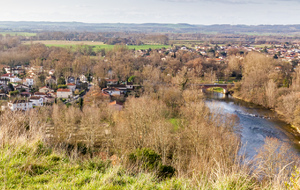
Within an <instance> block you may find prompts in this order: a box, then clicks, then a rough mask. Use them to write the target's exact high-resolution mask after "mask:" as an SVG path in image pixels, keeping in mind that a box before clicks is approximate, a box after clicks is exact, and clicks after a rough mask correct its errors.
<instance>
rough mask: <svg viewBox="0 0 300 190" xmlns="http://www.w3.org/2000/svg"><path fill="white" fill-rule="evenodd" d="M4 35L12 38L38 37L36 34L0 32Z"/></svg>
mask: <svg viewBox="0 0 300 190" xmlns="http://www.w3.org/2000/svg"><path fill="white" fill-rule="evenodd" d="M0 34H2V35H6V34H9V35H11V36H36V33H30V32H0Z"/></svg>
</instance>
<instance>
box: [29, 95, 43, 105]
mask: <svg viewBox="0 0 300 190" xmlns="http://www.w3.org/2000/svg"><path fill="white" fill-rule="evenodd" d="M30 101H31V102H32V105H33V106H43V103H44V99H43V98H41V97H38V96H31V97H30Z"/></svg>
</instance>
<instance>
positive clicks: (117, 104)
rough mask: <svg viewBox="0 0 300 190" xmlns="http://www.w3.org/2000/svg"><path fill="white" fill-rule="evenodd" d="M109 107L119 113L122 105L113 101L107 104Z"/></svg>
mask: <svg viewBox="0 0 300 190" xmlns="http://www.w3.org/2000/svg"><path fill="white" fill-rule="evenodd" d="M109 107H110V108H113V109H114V110H117V111H121V110H122V109H123V103H121V102H118V101H116V100H115V101H113V102H110V103H109Z"/></svg>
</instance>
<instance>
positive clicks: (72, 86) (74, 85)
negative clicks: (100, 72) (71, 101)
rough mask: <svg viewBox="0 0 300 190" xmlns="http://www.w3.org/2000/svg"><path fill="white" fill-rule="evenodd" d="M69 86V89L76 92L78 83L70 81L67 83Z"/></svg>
mask: <svg viewBox="0 0 300 190" xmlns="http://www.w3.org/2000/svg"><path fill="white" fill-rule="evenodd" d="M67 87H68V89H70V90H71V91H72V92H74V91H75V89H76V84H74V83H68V84H67Z"/></svg>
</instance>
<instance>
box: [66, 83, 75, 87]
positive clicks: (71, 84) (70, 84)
mask: <svg viewBox="0 0 300 190" xmlns="http://www.w3.org/2000/svg"><path fill="white" fill-rule="evenodd" d="M67 86H76V84H74V83H68V84H67Z"/></svg>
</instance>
